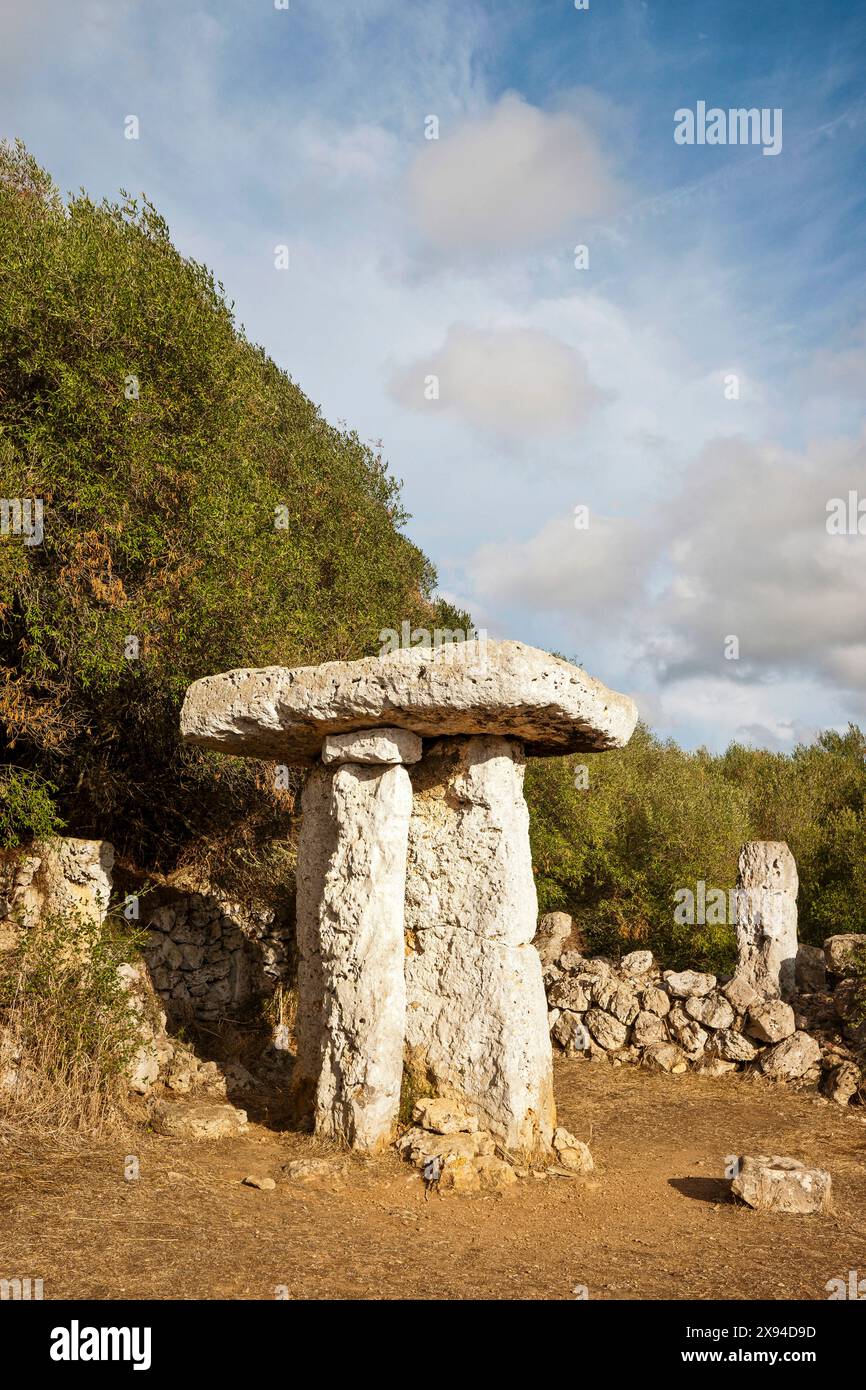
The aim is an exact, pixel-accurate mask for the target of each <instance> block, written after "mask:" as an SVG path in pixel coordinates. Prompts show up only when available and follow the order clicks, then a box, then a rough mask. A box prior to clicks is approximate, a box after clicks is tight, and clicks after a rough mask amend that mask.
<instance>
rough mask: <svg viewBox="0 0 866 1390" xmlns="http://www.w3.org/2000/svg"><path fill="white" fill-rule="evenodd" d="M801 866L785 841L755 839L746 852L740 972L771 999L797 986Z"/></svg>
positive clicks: (740, 895) (740, 897)
mask: <svg viewBox="0 0 866 1390" xmlns="http://www.w3.org/2000/svg"><path fill="white" fill-rule="evenodd" d="M798 887H799V884H798V879H797V865H796V864H795V862H794V856H793V854H792V853H791V851H790V850H789V848H788V846H787V845H786V844H785V843H784V842H783V841H781V840H752V841H750V842H749V843H748V844H745V845H743V848H742V849H741V850H740V862H739V877H738V881H737V975H739V976H741V977H742V978H743V979H745V980H747V981H748V982H749V984H751V985H752V986H753V987H754V989H755V990H756V991H757V993H758V994H759V995H761V996H762V997H763V998H765V999H771V998H779V997H781V998H782V999H791V998H792V997H793V995H794V993H795V990H796V963H797V890H798Z"/></svg>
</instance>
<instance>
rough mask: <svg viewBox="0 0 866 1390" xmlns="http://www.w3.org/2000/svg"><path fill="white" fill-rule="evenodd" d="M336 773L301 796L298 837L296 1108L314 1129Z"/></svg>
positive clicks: (320, 777)
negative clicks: (322, 926)
mask: <svg viewBox="0 0 866 1390" xmlns="http://www.w3.org/2000/svg"><path fill="white" fill-rule="evenodd" d="M333 780H334V769H333V768H330V767H322V765H321V763H320V764H319V765H318V766H317V767H314V768H312V770H311V771H310V773H309V775H308V777H307V780H306V782H305V783H304V789H303V792H302V793H301V825H300V830H299V832H298V867H297V871H296V882H297V887H296V895H295V935H296V940H297V950H298V984H297V992H298V1009H297V1017H296V1020H295V1036H296V1039H297V1055H296V1057H295V1065H294V1069H293V1071H292V1080H291V1094H292V1103H293V1106H294V1110H295V1114H296V1116H297V1118H298V1120H300V1121H302V1122H307V1123H312V1122H313V1120H314V1107H315V1097H316V1087H317V1086H318V1084H319V1074H320V1072H321V1070H322V1048H323V1045H324V1031H323V1027H324V1025H323V1021H322V1009H323V995H324V984H323V981H322V950H321V944H320V939H319V915H320V911H321V905H322V897H323V894H324V891H325V877H326V875H327V872H328V865H329V863H330V862H331V859H332V857H333V854H334V850H335V849H336V844H337V823H336V820H335V818H334V816H333V814H332V809H331V784H332V782H333Z"/></svg>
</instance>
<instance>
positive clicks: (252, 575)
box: [0, 143, 436, 866]
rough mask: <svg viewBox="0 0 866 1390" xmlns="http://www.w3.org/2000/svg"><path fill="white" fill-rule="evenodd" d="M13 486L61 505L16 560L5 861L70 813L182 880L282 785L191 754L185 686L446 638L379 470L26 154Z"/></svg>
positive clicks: (100, 214)
mask: <svg viewBox="0 0 866 1390" xmlns="http://www.w3.org/2000/svg"><path fill="white" fill-rule="evenodd" d="M0 481H2V489H0V490H2V493H3V496H4V497H6V498H40V499H42V500H43V503H44V540H43V541H42V543H41V544H37V545H29V546H28V545H25V544H24V542H23V539H22V537H21V536H14V535H7V536H3V537H0V719H2V721H3V724H4V726H5V730H6V744H7V748H8V750H9V753H10V757H9V762H10V763H11V762H12V761H13V758H12V753H13V750H14V763H15V766H16V768H18V769H19V771H18V772H17V773H14V774H13V773H12V772H11V771H10V770H9V769H7V770H6V771H5V772H2V773H0V785H5V787H6V792H5V793H4V798H3V799H4V802H5V805H6V806H7V808H9V809H8V814H7V817H6V822H5V826H6V829H5V833H6V834H7V837H8V835H9V834H10V833H12V831H13V830H14V828H15V825H16V821H15V807H16V806H17V807H19V809H20V814H19V816H18V820H17V833H18V834H19V835H20V836H21V837H26V836H27V835H28V834H30V833H32V832H34V831H35V830H37V828H38V827H41V826H42V825H43V824H44V816H45V810H46V806H45V799H44V798H45V795H48V794H52V795H53V793H51V791H50V789H51V788H52V787H53V788H55V789H56V796H54V809H55V813H56V814H58V815H60V816H62V817H63V818H64V819H65V820H67V821H68V822H70V823H73V824H74V828H75V830H76V832H77V833H79V834H92V835H100V834H106V835H109V836H110V838H112V839H113V840H115V842H116V843H117V844H118V847H119V849H120V850H121V852H124V851H125V852H126V853H128V854H129V855H133V856H135V857H137V858H138V860H139V862H142V863H158V864H161V865H162V866H166V865H171V863H172V862H173V861H174V859H175V858H176V856H177V854H178V852H179V851H180V850H181V849H182V847H183V846H184V845H185V844H187V843H188V842H189V841H190V840H191V839H192V838H194V837H195V836H196V835H197V834H199V833H202V832H203V831H205V830H207V829H208V828H209V827H210V828H212V824H213V822H214V820H216V821H217V822H218V823H219V824H221V825H225V824H227V823H229V822H230V821H231V820H232V818H236V817H238V816H243V815H244V814H247V813H252V811H253V809H254V808H258V811H259V812H260V813H261V810H262V805H263V799H264V800H267V797H268V795H269V793H268V785H269V781H270V782H272V780H273V779H272V778H270V779H269V778H268V777H267V776H266V775H263V773H262V769H261V767H259V768H258V769H256V768H255V767H253V766H247V765H244V764H235V766H234V767H233V768H232V769H231V770H230V771H227V770H226V768H225V763H223V764H220V763H219V762H218V761H217V760H215V759H213V758H210V759H209V758H207V757H205V756H204V755H201V754H199V753H196V752H194V751H192V750H186V749H182V748H181V747H180V746H179V741H178V733H177V722H178V711H179V706H180V702H181V699H182V696H183V692H184V690H185V688H186V686H187V685H188V684H189V683H190V681H192V680H194V679H196V678H197V677H199V676H203V675H206V674H209V673H212V672H214V671H219V670H226V669H231V668H233V667H238V666H247V665H253V666H262V665H268V664H274V663H281V664H286V665H299V664H305V663H315V662H318V661H320V660H324V659H326V658H327V659H334V658H346V659H349V658H352V657H357V656H361V655H365V654H367V653H370V652H372V651H374V650H376V649H377V646H378V633H379V631H380V630H381V629H382V628H384V627H397V628H399V626H400V623H401V622H402V621H403V620H404V619H409V620H410V621H412V622H413V623H420V624H426V625H428V626H429V625H433V624H434V622H435V613H436V607H435V604H434V603H433V602H432V600H431V594H432V590H433V585H434V582H435V575H434V572H433V570H432V568H431V566H430V564H429V562H428V561H427V560H426V559H425V557H424V556H423V554H422V553H421V552H420V551H419V550H418V549H417V548H416V547H415V546H414V545H413V544H412V543H411V542H410V541H409V540H408V539H407V538H406V536H405V535H404V534H403V533H402V531H401V529H400V527H401V526H402V524H403V523H404V521H405V520H406V515H405V513H404V512H403V510H402V508H401V505H400V499H399V484H398V482H397V481H396V480H395V479H394V478H392V477H391V476H390V475H389V473H388V471H387V468H386V465H385V463H384V461H383V459H382V457H381V454H380V453H379V452H377V451H374V450H373V449H371V448H370V447H369V446H368V445H367V444H365V443H363V442H362V441H361V440H360V439H359V438H358V436H357V434H355V433H352V432H349V431H345V430H340V429H336V428H334V427H332V426H330V425H329V424H327V423H326V421H325V420H324V419H323V418H322V416H321V414H320V412H319V411H318V410H317V408H316V407H315V406H314V405H313V404H312V402H311V401H310V400H308V398H307V397H306V396H305V395H304V394H303V392H302V391H301V390H300V389H299V388H298V386H296V385H295V383H294V382H293V381H292V380H291V379H290V378H289V377H288V376H287V375H286V374H285V373H284V372H283V371H281V370H280V369H279V368H278V367H277V366H276V365H275V363H274V362H273V361H271V360H270V359H269V358H268V357H267V356H266V354H265V353H264V352H263V351H262V350H261V349H260V348H257V347H255V346H253V345H252V344H251V343H249V342H248V341H247V339H246V338H245V336H244V334H243V332H242V330H240V329H239V328H238V327H237V325H236V324H235V322H234V319H233V315H232V310H231V307H230V306H229V305H228V304H227V303H226V300H225V296H224V292H223V288H222V286H221V285H220V284H218V283H217V282H216V281H215V280H214V278H213V276H212V275H211V273H210V272H209V271H208V270H207V269H206V268H205V267H204V266H202V265H199V264H197V263H196V262H195V261H191V260H186V259H184V258H183V257H182V256H181V255H180V254H179V253H178V252H177V251H176V250H175V248H174V247H173V246H172V244H171V241H170V239H169V232H168V228H167V226H166V224H165V222H164V221H163V219H162V218H161V217H160V215H159V214H158V213H157V211H156V209H155V208H154V207H153V206H152V204H151V203H149V202H148V201H147V200H146V199H145V200H144V201H143V202H137V201H136V200H135V199H133V198H129V197H127V196H126V194H122V201H120V202H119V203H110V202H102V203H100V204H97V203H94V202H93V201H91V199H90V198H88V197H87V196H86V195H84V194H83V193H82V194H81V195H79V196H76V197H72V198H70V199H69V201H68V203H66V204H64V202H63V200H62V199H61V198H60V196H59V194H58V192H57V190H56V189H55V188H54V187H53V185H52V183H51V180H50V178H49V176H48V175H47V174H46V173H45V172H44V171H43V170H41V169H40V168H39V167H38V165H37V164H36V163H35V161H34V160H33V159H32V158H31V157H30V156H29V155H28V153H27V152H26V150H25V149H24V147H23V146H22V145H20V143H19V144H17V145H16V146H14V147H13V146H9V145H6V144H4V145H0ZM129 636H134V637H135V638H137V640H138V650H139V656H138V659H130V656H129V646H128V643H127V638H128V637H129ZM16 777H17V779H18V780H17V784H16V783H15V781H14V779H15V778H16ZM28 777H29V778H30V779H31V780H30V782H29V783H28V782H27V780H26V779H27V778H28ZM22 778H23V779H24V780H22ZM16 785H17V788H18V791H17V792H16V791H15V790H14V788H15V786H16ZM28 785H29V786H30V787H31V788H33V789H34V800H33V802H32V805H31V807H30V809H29V810H28V807H27V805H25V804H24V802H23V801H22V800H21V795H20V793H21V792H22V790H23V789H25V788H26V787H27V786H28ZM36 788H41V789H42V794H41V796H40V795H39V794H38V793H37V792H36V790H35V789H36ZM284 809H285V808H284V807H282V806H280V805H279V804H276V805H275V806H274V808H273V811H274V817H276V818H279V817H280V816H282V815H284ZM265 819H267V817H265Z"/></svg>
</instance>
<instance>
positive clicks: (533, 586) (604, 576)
mask: <svg viewBox="0 0 866 1390" xmlns="http://www.w3.org/2000/svg"><path fill="white" fill-rule="evenodd" d="M575 505H581V504H579V503H576V504H575ZM574 523H575V517H574V514H573V513H572V514H571V515H568V516H562V517H555V518H554V519H553V520H551V521H549V522H548V523H547V524H546V525H545V526H543V527H542V529H541V530H540V531H539V532H538V533H537V534H536V535H535V536H531V537H530V538H529V539H528V540H524V541H515V542H502V541H500V542H496V543H495V544H488V545H483V546H481V547H480V548H479V549H478V550H477V551H476V553H475V555H474V556H473V558H472V560H471V562H470V564H469V566H468V573H469V575H470V577H471V580H472V584H473V591H474V592H475V593H477V594H478V596H479V597H480V599H481V601H482V603H485V602H490V601H491V600H496V601H497V602H499V603H503V602H506V603H509V604H512V605H516V606H518V607H521V608H525V609H530V610H532V609H544V610H547V611H548V612H566V613H568V612H571V613H575V612H577V613H580V614H586V613H588V614H593V615H595V616H596V617H598V616H602V617H603V615H604V614H605V613H611V612H615V611H616V610H617V609H620V608H622V607H627V606H628V605H629V604H630V603H631V601H632V599H633V598H634V597H635V594H636V592H637V593H640V592H641V591H642V588H643V585H644V583H645V582H646V579H647V577H648V566H649V564H650V563H651V561H652V558H653V554H652V552H653V545H652V537H651V534H650V532H649V531H648V529H647V528H646V527H645V526H643V525H642V524H641V523H640V522H638V521H635V520H632V519H625V518H620V519H616V518H611V517H604V516H597V515H594V514H593V512H592V511H591V510H590V513H589V525H588V526H587V528H586V529H580V530H578V529H576V528H575V524H574Z"/></svg>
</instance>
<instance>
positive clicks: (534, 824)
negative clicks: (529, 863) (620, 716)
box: [527, 725, 866, 968]
mask: <svg viewBox="0 0 866 1390" xmlns="http://www.w3.org/2000/svg"><path fill="white" fill-rule="evenodd" d="M864 754H866V739H864V736H863V734H862V733H861V732H860V730H859V729H857V728H854V727H851V728H849V730H848V732H847V733H846V734H838V733H834V732H829V733H825V734H823V735H821V737H820V739H819V740H818V741H817V742H816V743H815V744H813V745H803V746H800V747H798V748H796V749H794V751H793V752H792V753H790V754H782V753H769V752H765V751H762V750H760V749H754V748H747V747H744V746H743V745H740V744H733V745H731V747H730V748H729V749H728V750H727V752H726V753H724V754H722V755H721V756H719V757H713V756H711V755H710V754H709V753H707V752H706V751H705V750H702V749H701V750H698V751H697V752H695V753H686V752H684V751H683V750H682V749H681V748H679V747H677V745H676V744H674V743H671V742H668V743H662V742H660V741H659V740H658V739H657V738H655V737H654V736H653V735H652V734H651V733H650V731H649V730H648V729H646V728H645V727H644V726H642V725H639V726H638V728H637V730H636V731H635V734H634V736H633V737H632V740H631V742H630V743H629V744H628V745H627V747H626V748H624V749H621V750H618V751H616V752H611V753H601V754H596V755H594V756H592V755H587V756H581V757H577V756H573V757H571V758H552V759H538V760H534V761H532V762H530V764H529V768H528V771H527V799H528V801H529V806H530V817H531V833H532V847H533V860H534V864H535V870H536V875H537V886H538V894H539V902H540V906H541V908H542V910H543V911H549V910H554V909H563V910H565V911H568V912H571V913H572V914H573V915H574V916H575V918H576V921H577V923H578V925H579V927H580V929H581V930H582V932H583V934H584V937H585V938H586V940H587V943H588V945H589V946H591V947H592V948H593V949H597V950H612V951H618V950H628V949H630V948H631V947H633V946H634V945H635V944H637V943H639V942H643V943H646V944H648V945H650V946H652V947H653V948H654V949H655V950H656V951H657V952H658V953H659V954H660V955H661V956H662V957H663V959H664V960H665V961H666V962H669V963H671V964H681V965H685V964H705V965H707V966H708V967H711V968H712V967H718V968H725V967H729V966H730V965H731V964H732V963H733V960H734V954H735V933H734V929H733V927H732V926H731V925H730V923H728V924H726V925H716V924H710V925H707V924H703V925H701V924H699V923H696V924H694V925H689V924H686V923H677V922H675V921H674V908H675V905H676V901H675V898H674V894H675V892H676V890H677V889H679V888H689V889H691V890H692V892H694V891H695V890H696V886H697V883H698V881H699V880H703V881H704V882H705V883H706V884H707V885H708V887H714V888H722V889H725V890H729V889H731V888H733V887H734V886H735V884H736V874H737V854H738V851H739V848H740V845H741V844H742V843H743V842H744V841H746V840H749V839H768V840H786V841H787V843H788V844H789V846H790V848H791V850H792V852H793V854H794V857H795V859H796V861H797V866H798V869H799V874H800V897H799V929H800V937H801V940H805V941H812V942H821V941H822V940H823V939H824V938H825V937H826V936H828V935H830V934H832V933H834V932H844V931H862V930H863V929H864V927H866V762H864ZM581 764H585V765H586V766H587V767H588V769H589V777H588V786H587V787H586V788H585V789H581V788H580V787H579V786H578V787H576V786H575V775H574V769H575V767H576V766H579V765H581Z"/></svg>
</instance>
